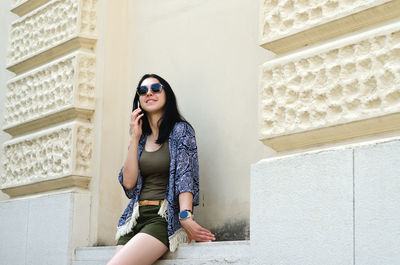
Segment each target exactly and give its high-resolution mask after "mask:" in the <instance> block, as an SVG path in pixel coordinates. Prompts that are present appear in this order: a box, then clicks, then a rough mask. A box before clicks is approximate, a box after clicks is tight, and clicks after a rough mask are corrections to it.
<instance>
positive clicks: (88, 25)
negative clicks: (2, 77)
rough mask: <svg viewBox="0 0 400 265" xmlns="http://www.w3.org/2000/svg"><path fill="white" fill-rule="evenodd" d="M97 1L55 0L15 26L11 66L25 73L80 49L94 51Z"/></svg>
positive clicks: (11, 69) (10, 56)
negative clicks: (92, 49)
mask: <svg viewBox="0 0 400 265" xmlns="http://www.w3.org/2000/svg"><path fill="white" fill-rule="evenodd" d="M96 5H97V0H53V1H50V2H49V3H47V4H45V5H43V6H42V7H40V8H38V9H36V10H34V11H33V12H31V13H29V14H27V15H25V16H23V17H21V18H19V19H18V20H17V21H15V22H14V23H12V24H11V29H10V42H9V49H8V60H7V65H8V68H7V69H9V70H10V71H13V72H15V73H21V72H24V71H26V70H29V69H32V68H33V67H35V66H37V65H40V64H43V63H45V62H48V61H49V60H51V59H53V58H56V57H58V56H60V55H63V54H66V53H68V52H70V51H72V50H74V49H77V48H79V47H85V48H89V49H91V48H93V45H94V42H95V40H94V39H95V38H96V20H97V12H96V8H97V7H96Z"/></svg>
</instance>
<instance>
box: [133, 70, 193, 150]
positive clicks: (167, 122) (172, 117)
mask: <svg viewBox="0 0 400 265" xmlns="http://www.w3.org/2000/svg"><path fill="white" fill-rule="evenodd" d="M151 77H153V78H155V79H157V80H158V81H159V82H160V83H161V85H163V89H164V91H165V95H166V100H165V106H164V114H163V115H162V116H161V118H160V120H159V121H158V126H159V133H158V138H157V141H156V143H157V144H162V143H164V142H165V141H166V140H168V137H169V134H170V133H171V131H172V129H173V128H174V125H175V123H177V122H180V121H185V122H186V120H185V119H184V118H183V117H182V115H181V114H180V112H179V109H178V105H177V103H176V98H175V94H174V92H173V91H172V88H171V86H170V85H169V84H168V82H167V81H166V80H165V79H164V78H162V77H161V76H159V75H156V74H145V75H144V76H143V77H142V78H141V79H140V81H139V83H138V85H137V88H136V91H137V90H138V88H139V87H140V85H141V84H142V82H143V81H144V80H145V79H147V78H151ZM138 101H139V95H138V94H137V93H135V98H134V99H133V106H132V111H133V110H135V109H136V108H137V106H138ZM142 111H143V112H144V114H145V115H144V116H143V117H142V120H143V124H142V132H143V133H144V134H147V135H150V134H151V128H150V124H149V120H148V119H147V116H146V112H145V111H144V110H143V109H142Z"/></svg>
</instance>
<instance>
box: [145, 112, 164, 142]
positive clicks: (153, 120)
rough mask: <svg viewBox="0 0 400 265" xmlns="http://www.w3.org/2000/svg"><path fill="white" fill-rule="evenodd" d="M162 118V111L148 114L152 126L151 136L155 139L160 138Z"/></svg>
mask: <svg viewBox="0 0 400 265" xmlns="http://www.w3.org/2000/svg"><path fill="white" fill-rule="evenodd" d="M160 119H161V113H154V114H150V115H148V116H147V120H148V121H149V125H150V128H151V136H152V138H153V139H155V140H157V138H158V132H159V127H158V125H159V124H158V121H159V120H160Z"/></svg>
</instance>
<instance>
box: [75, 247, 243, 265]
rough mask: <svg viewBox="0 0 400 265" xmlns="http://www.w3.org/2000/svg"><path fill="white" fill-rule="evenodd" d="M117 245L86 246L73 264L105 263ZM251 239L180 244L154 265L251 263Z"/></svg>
mask: <svg viewBox="0 0 400 265" xmlns="http://www.w3.org/2000/svg"><path fill="white" fill-rule="evenodd" d="M114 253H115V247H86V248H77V249H76V250H75V259H74V261H73V262H72V265H105V264H107V261H109V260H110V259H111V258H112V256H113V255H114ZM249 254H250V242H249V241H221V242H210V243H191V244H181V245H179V247H178V249H177V251H176V252H174V253H171V252H168V253H166V254H165V255H164V256H163V257H162V258H161V259H160V260H158V261H157V262H156V263H154V265H169V264H171V265H172V264H176V265H181V264H182V265H184V264H185V265H187V264H193V265H200V264H236V265H242V264H243V265H244V264H249V260H250V256H249Z"/></svg>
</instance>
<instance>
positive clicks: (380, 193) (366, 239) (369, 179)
mask: <svg viewBox="0 0 400 265" xmlns="http://www.w3.org/2000/svg"><path fill="white" fill-rule="evenodd" d="M399 165H400V140H396V141H392V142H388V143H383V144H379V145H371V146H365V147H360V148H357V149H355V152H354V172H355V192H354V193H355V200H356V203H355V261H356V264H365V265H369V264H398V263H399V261H400V251H399V246H400V225H399V224H400V222H399V220H400V193H399V191H400V167H399Z"/></svg>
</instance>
